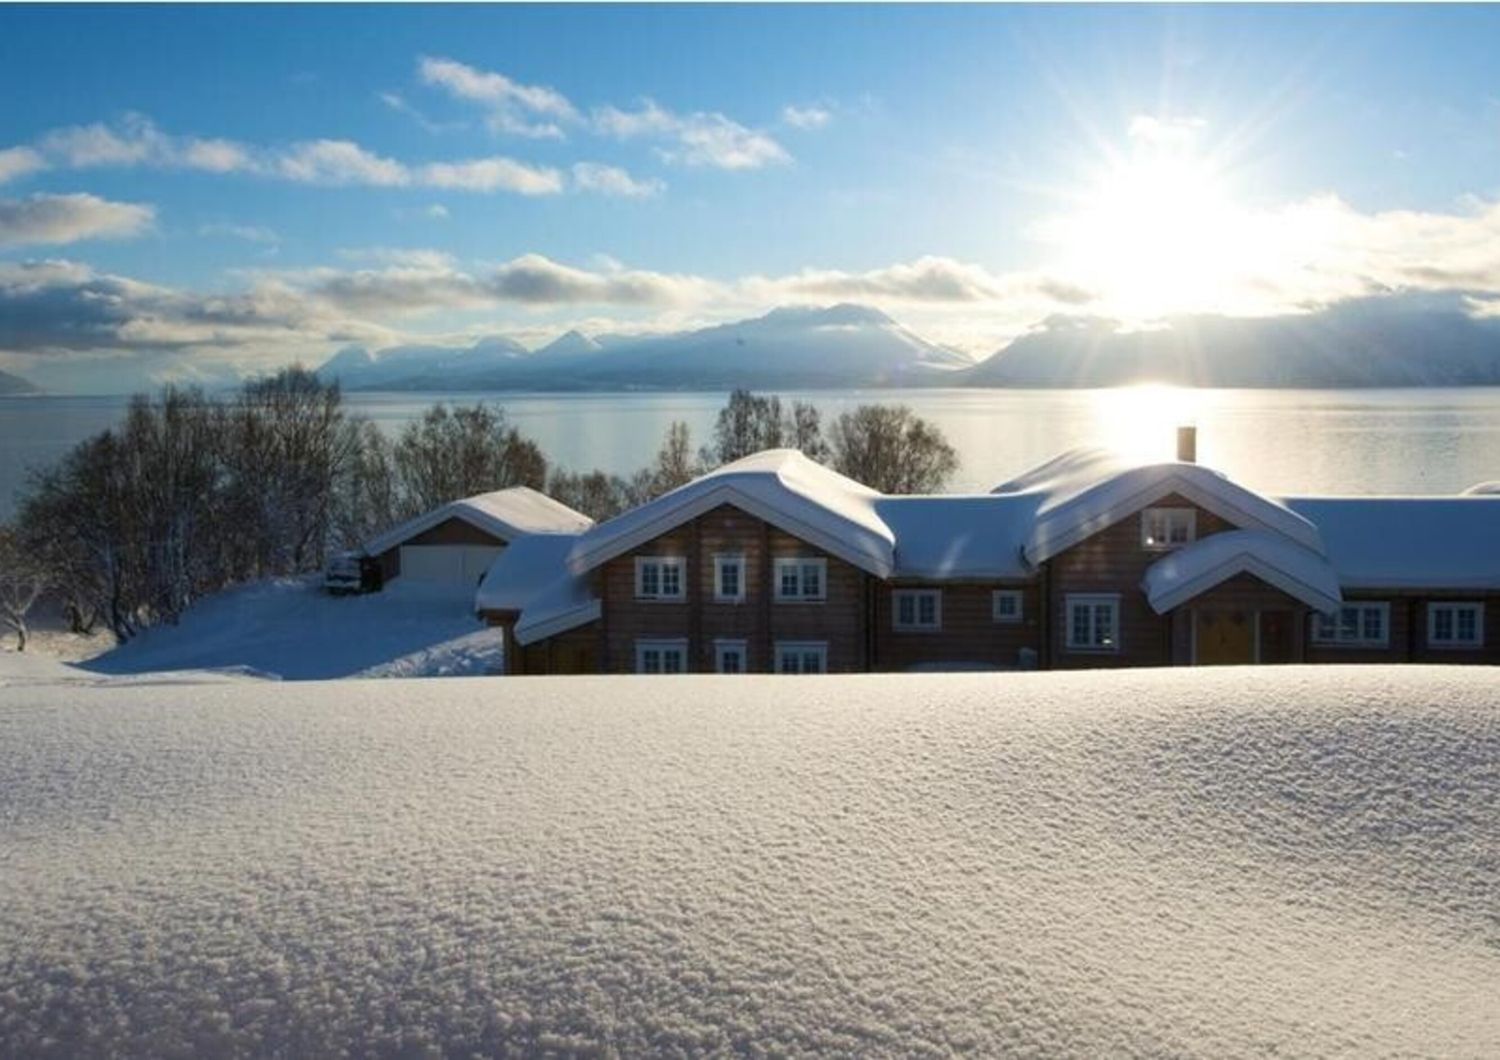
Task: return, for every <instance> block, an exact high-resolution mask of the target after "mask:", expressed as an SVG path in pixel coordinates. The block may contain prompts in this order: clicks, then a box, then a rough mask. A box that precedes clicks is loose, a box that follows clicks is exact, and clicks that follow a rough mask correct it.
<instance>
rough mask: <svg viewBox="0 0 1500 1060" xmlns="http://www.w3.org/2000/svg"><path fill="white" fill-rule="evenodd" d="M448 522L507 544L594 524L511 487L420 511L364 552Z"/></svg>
mask: <svg viewBox="0 0 1500 1060" xmlns="http://www.w3.org/2000/svg"><path fill="white" fill-rule="evenodd" d="M449 519H461V520H463V521H464V522H466V523H468V524H469V525H470V526H473V527H476V528H478V529H480V530H484V531H486V532H488V533H491V534H494V535H495V536H496V537H498V538H501V539H503V540H504V541H507V542H509V541H512V540H514V539H515V538H517V537H520V536H521V535H523V534H542V533H570V532H580V531H583V530H587V529H588V528H589V527H591V526H593V525H594V521H593V520H592V519H590V518H589V517H588V516H586V515H584V514H583V513H582V512H575V511H574V510H573V509H572V508H569V507H568V506H567V505H566V504H563V503H561V502H560V501H555V500H553V499H552V498H551V497H549V496H547V495H546V494H545V493H538V492H537V491H536V490H534V489H531V488H530V487H528V486H512V487H510V488H509V489H503V490H495V491H493V492H491V493H479V494H475V495H474V496H472V497H465V498H464V499H463V500H458V501H451V502H449V503H448V504H444V505H441V506H440V507H437V508H434V509H432V510H431V511H429V512H423V513H422V514H421V515H418V516H416V517H415V518H413V519H408V520H407V521H406V522H404V523H401V524H399V525H397V526H393V527H391V529H389V530H387V531H386V532H385V533H383V534H380V535H379V536H377V537H374V538H371V539H370V540H369V541H367V542H365V551H366V552H368V553H370V554H371V555H374V554H377V553H380V552H384V551H386V550H387V549H390V548H393V547H395V546H396V545H399V544H401V542H403V541H406V540H409V539H410V538H413V537H415V536H417V535H418V534H420V533H423V532H424V531H427V530H431V529H432V528H433V527H435V526H438V525H440V524H442V523H444V522H446V521H448V520H449Z"/></svg>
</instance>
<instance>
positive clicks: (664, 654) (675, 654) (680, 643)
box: [635, 640, 688, 674]
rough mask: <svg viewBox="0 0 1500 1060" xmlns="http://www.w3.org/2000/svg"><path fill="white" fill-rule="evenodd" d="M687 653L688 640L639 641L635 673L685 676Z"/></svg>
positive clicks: (636, 650) (636, 648)
mask: <svg viewBox="0 0 1500 1060" xmlns="http://www.w3.org/2000/svg"><path fill="white" fill-rule="evenodd" d="M687 651H688V649H687V641H686V640H638V641H636V642H635V672H636V673H638V674H685V673H687Z"/></svg>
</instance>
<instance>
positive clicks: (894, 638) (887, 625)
mask: <svg viewBox="0 0 1500 1060" xmlns="http://www.w3.org/2000/svg"><path fill="white" fill-rule="evenodd" d="M902 589H938V590H941V592H942V628H941V629H940V630H936V631H928V630H898V629H896V628H894V623H893V617H894V608H895V605H894V602H893V600H894V597H893V594H894V593H896V592H898V591H900V590H902ZM996 589H1014V590H1018V591H1019V592H1020V593H1021V621H1020V622H996V621H995V620H994V617H993V611H992V609H991V593H992V592H993V591H994V590H996ZM874 596H875V615H874V632H875V658H874V663H873V668H874V669H876V670H897V671H899V670H906V669H910V668H911V667H913V666H919V665H922V664H932V663H978V664H983V665H986V666H993V667H995V668H997V669H1007V670H1008V669H1015V668H1018V667H1019V666H1020V663H1021V651H1022V649H1026V648H1029V649H1031V650H1032V651H1034V652H1038V659H1039V658H1040V655H1039V653H1040V649H1041V639H1042V617H1041V612H1040V609H1039V605H1040V603H1041V589H1040V585H1039V583H1038V582H1036V581H1031V582H984V583H979V582H976V583H956V582H944V583H935V582H924V583H910V584H907V583H901V582H879V583H877V584H876V586H875V593H874Z"/></svg>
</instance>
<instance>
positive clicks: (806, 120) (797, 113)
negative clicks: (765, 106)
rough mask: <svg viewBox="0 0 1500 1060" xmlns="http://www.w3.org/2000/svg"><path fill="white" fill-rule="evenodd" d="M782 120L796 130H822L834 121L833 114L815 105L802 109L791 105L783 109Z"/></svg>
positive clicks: (811, 104)
mask: <svg viewBox="0 0 1500 1060" xmlns="http://www.w3.org/2000/svg"><path fill="white" fill-rule="evenodd" d="M781 120H782V121H783V122H785V123H786V124H788V125H790V126H791V127H792V128H794V129H808V130H811V129H821V128H823V127H824V126H825V125H827V124H828V123H829V122H830V121H832V120H833V112H832V111H830V110H829V109H828V108H827V107H820V106H818V105H817V104H815V103H810V104H808V105H806V106H800V107H799V106H797V105H796V104H794V103H789V104H787V105H786V106H785V107H782V108H781Z"/></svg>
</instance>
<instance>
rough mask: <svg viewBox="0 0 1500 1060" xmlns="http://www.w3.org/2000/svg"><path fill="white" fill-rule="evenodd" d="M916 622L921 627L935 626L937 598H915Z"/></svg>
mask: <svg viewBox="0 0 1500 1060" xmlns="http://www.w3.org/2000/svg"><path fill="white" fill-rule="evenodd" d="M917 621H918V623H919V624H920V625H923V626H935V625H937V597H935V596H919V597H918V598H917Z"/></svg>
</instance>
